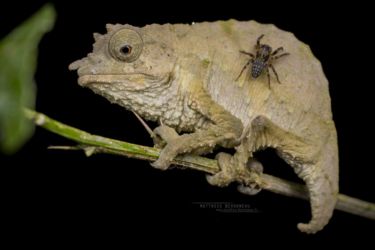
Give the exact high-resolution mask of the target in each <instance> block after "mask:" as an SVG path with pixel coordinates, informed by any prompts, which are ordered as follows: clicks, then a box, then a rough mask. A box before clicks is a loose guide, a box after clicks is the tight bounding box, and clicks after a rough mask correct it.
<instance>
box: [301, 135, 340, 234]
mask: <svg viewBox="0 0 375 250" xmlns="http://www.w3.org/2000/svg"><path fill="white" fill-rule="evenodd" d="M320 152H321V155H320V157H319V159H318V161H317V163H316V164H314V165H304V166H302V167H301V169H300V170H301V171H299V172H298V173H297V174H298V176H299V177H300V178H302V179H303V180H304V181H305V182H306V186H307V188H308V191H309V195H310V204H311V213H312V218H311V220H310V222H309V223H299V224H298V226H297V227H298V229H299V230H301V231H302V232H305V233H312V234H313V233H316V232H317V231H319V230H321V229H322V228H323V227H324V226H325V225H326V224H327V223H328V221H329V219H330V218H331V216H332V213H333V210H334V209H335V205H336V201H337V195H338V149H337V138H336V132H334V133H331V135H330V138H328V140H327V143H326V144H325V145H324V146H323V147H322V150H321V151H320Z"/></svg>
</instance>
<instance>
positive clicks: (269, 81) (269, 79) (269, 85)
mask: <svg viewBox="0 0 375 250" xmlns="http://www.w3.org/2000/svg"><path fill="white" fill-rule="evenodd" d="M267 78H268V88H269V89H271V78H270V70H269V69H268V67H267Z"/></svg>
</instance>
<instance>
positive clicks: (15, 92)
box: [0, 4, 56, 154]
mask: <svg viewBox="0 0 375 250" xmlns="http://www.w3.org/2000/svg"><path fill="white" fill-rule="evenodd" d="M55 16H56V14H55V10H54V8H53V7H52V6H51V5H49V4H47V5H45V6H44V7H42V8H41V9H40V10H39V11H38V12H37V13H36V14H34V15H33V16H32V17H31V18H29V19H28V20H27V21H25V22H24V23H23V24H21V25H20V26H19V27H17V28H16V29H14V30H13V31H12V32H11V33H10V34H8V35H7V36H6V37H5V38H4V39H3V40H1V41H0V150H1V151H3V152H5V153H8V154H10V153H14V152H15V151H17V150H18V149H19V148H20V147H21V146H22V145H23V144H24V143H25V142H26V140H27V139H28V138H29V137H30V136H31V135H32V132H33V129H34V126H33V125H32V123H31V122H30V121H28V120H26V119H25V117H24V113H23V108H24V107H28V108H31V109H33V108H34V106H35V97H36V86H35V83H34V73H35V69H36V65H37V54H38V44H39V41H40V39H41V38H42V36H43V35H44V33H46V32H48V31H49V30H51V29H52V27H53V24H54V20H55Z"/></svg>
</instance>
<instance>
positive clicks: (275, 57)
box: [272, 53, 290, 60]
mask: <svg viewBox="0 0 375 250" xmlns="http://www.w3.org/2000/svg"><path fill="white" fill-rule="evenodd" d="M287 55H290V54H289V53H284V54H281V55H278V56H273V57H272V60H276V59H279V58H280V57H283V56H287Z"/></svg>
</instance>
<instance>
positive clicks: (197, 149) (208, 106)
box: [151, 86, 243, 170]
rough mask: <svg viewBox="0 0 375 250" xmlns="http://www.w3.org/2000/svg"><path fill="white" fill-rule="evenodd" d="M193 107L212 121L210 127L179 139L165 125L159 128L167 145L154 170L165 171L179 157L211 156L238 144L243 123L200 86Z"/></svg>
mask: <svg viewBox="0 0 375 250" xmlns="http://www.w3.org/2000/svg"><path fill="white" fill-rule="evenodd" d="M190 107H191V109H193V110H195V111H196V112H199V113H200V114H201V115H203V116H205V117H206V118H207V120H208V121H211V122H210V124H208V125H207V126H206V127H205V128H204V129H198V130H196V131H195V132H194V133H190V134H182V135H177V133H176V132H172V131H173V129H172V128H169V127H167V126H165V125H161V126H160V127H158V128H156V129H155V133H156V134H157V135H159V136H160V137H161V138H162V139H163V140H164V141H166V143H167V144H166V146H165V147H164V148H163V150H162V151H161V154H160V156H159V159H158V160H156V161H155V162H153V163H152V164H151V165H152V166H153V167H155V168H158V169H162V170H165V169H167V168H168V167H169V165H170V164H171V161H172V160H173V159H174V158H175V157H176V156H177V155H179V154H186V153H195V154H204V153H208V152H211V151H212V149H213V148H214V147H215V146H216V145H221V146H224V147H234V146H235V145H236V144H238V138H239V137H240V136H241V134H242V130H243V126H242V122H241V121H240V120H239V119H238V118H236V117H234V116H233V115H232V114H230V113H229V112H228V111H226V110H225V109H224V108H223V107H221V106H220V105H218V104H217V103H216V102H214V101H213V100H212V99H211V97H210V96H209V95H208V94H207V93H206V92H205V90H204V89H203V88H199V86H198V87H197V91H196V93H194V95H191V100H190Z"/></svg>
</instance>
